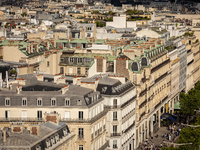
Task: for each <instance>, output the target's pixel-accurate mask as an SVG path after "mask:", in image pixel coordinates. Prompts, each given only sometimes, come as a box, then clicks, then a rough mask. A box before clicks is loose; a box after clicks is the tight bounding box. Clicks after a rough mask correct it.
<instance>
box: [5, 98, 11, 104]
mask: <svg viewBox="0 0 200 150" xmlns="http://www.w3.org/2000/svg"><path fill="white" fill-rule="evenodd" d="M5 106H10V98H6V99H5Z"/></svg>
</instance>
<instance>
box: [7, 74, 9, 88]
mask: <svg viewBox="0 0 200 150" xmlns="http://www.w3.org/2000/svg"><path fill="white" fill-rule="evenodd" d="M6 87H7V88H8V87H9V86H8V71H6Z"/></svg>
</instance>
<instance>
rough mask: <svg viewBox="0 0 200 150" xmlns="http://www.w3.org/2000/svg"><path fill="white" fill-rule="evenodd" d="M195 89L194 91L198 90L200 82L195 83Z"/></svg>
mask: <svg viewBox="0 0 200 150" xmlns="http://www.w3.org/2000/svg"><path fill="white" fill-rule="evenodd" d="M195 89H196V90H200V81H199V82H197V84H196V86H195Z"/></svg>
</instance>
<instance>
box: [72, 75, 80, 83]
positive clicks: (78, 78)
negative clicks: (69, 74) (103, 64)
mask: <svg viewBox="0 0 200 150" xmlns="http://www.w3.org/2000/svg"><path fill="white" fill-rule="evenodd" d="M80 79H81V76H74V78H73V85H76V84H77V82H79V81H80Z"/></svg>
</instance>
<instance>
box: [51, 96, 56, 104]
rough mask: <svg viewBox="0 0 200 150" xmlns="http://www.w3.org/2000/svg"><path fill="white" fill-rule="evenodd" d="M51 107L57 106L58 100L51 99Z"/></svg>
mask: <svg viewBox="0 0 200 150" xmlns="http://www.w3.org/2000/svg"><path fill="white" fill-rule="evenodd" d="M51 106H56V99H55V98H52V99H51Z"/></svg>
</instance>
